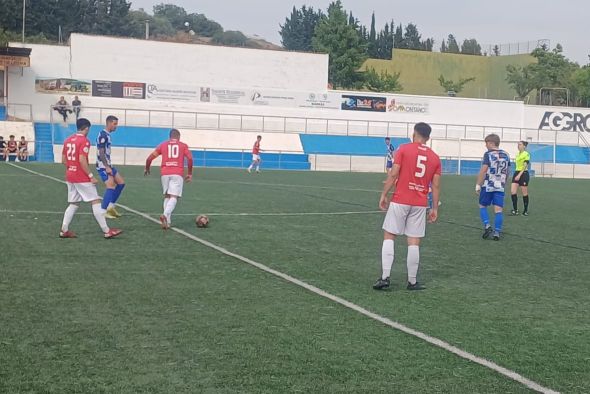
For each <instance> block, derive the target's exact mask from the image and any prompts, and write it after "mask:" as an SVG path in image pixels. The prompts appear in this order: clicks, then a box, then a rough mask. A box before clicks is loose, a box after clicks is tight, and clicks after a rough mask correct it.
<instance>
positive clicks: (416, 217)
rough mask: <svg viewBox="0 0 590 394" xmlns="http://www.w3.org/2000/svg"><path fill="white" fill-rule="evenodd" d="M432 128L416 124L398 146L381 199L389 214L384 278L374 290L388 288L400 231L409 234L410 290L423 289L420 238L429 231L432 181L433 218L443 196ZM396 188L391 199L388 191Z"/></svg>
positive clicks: (384, 246)
mask: <svg viewBox="0 0 590 394" xmlns="http://www.w3.org/2000/svg"><path fill="white" fill-rule="evenodd" d="M431 131H432V129H431V128H430V126H429V125H428V124H426V123H418V124H416V126H414V135H413V137H412V138H413V142H412V143H411V144H405V145H402V146H400V147H399V148H398V150H397V151H396V154H395V160H394V163H395V164H394V165H393V170H392V171H391V172H390V173H389V175H388V177H387V180H386V181H385V185H383V192H382V193H381V199H380V201H379V207H380V208H381V209H382V210H383V211H385V210H387V215H386V216H385V220H384V222H383V247H382V249H381V267H382V269H383V271H382V275H381V278H379V279H378V280H377V282H375V284H374V285H373V288H374V289H375V290H382V289H387V288H388V287H389V284H390V281H389V276H390V273H391V266H392V265H393V259H394V241H395V238H396V237H397V236H398V235H405V236H406V237H407V238H408V258H407V267H408V286H407V289H408V290H423V289H425V287H423V286H422V285H421V284H420V283H418V282H417V281H416V276H417V274H418V266H419V265H420V240H421V239H422V238H423V237H424V234H425V231H426V211H427V208H428V189H429V185H431V183H432V200H433V201H432V208H431V209H430V211H429V213H428V216H429V220H430V222H435V221H436V219H437V218H438V202H439V196H440V174H441V165H440V159H439V157H438V156H437V155H436V153H434V152H433V151H432V150H431V149H430V148H429V147H427V146H426V145H425V144H426V142H428V140H429V139H430V133H431ZM391 189H394V193H393V196H392V198H391V201H390V200H389V198H388V194H389V192H390V190H391Z"/></svg>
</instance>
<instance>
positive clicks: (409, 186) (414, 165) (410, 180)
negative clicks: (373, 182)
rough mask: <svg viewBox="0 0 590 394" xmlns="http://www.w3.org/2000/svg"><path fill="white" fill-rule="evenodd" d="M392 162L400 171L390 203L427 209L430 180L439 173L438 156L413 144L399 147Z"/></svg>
mask: <svg viewBox="0 0 590 394" xmlns="http://www.w3.org/2000/svg"><path fill="white" fill-rule="evenodd" d="M394 162H395V165H399V166H400V170H399V177H398V179H397V183H396V186H395V192H394V193H393V197H392V198H391V201H392V202H394V203H397V204H404V205H413V206H416V207H427V206H428V188H429V187H430V184H431V183H432V178H434V175H440V173H441V166H440V159H439V157H438V155H437V154H436V153H434V152H433V151H432V149H430V148H429V147H427V146H426V145H422V144H419V143H416V142H414V143H411V144H405V145H402V146H400V147H399V149H398V150H397V151H396V154H395V160H394Z"/></svg>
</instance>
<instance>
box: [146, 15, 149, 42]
mask: <svg viewBox="0 0 590 394" xmlns="http://www.w3.org/2000/svg"><path fill="white" fill-rule="evenodd" d="M145 39H146V40H149V39H150V20H149V19H146V20H145Z"/></svg>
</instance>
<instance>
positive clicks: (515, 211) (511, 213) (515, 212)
mask: <svg viewBox="0 0 590 394" xmlns="http://www.w3.org/2000/svg"><path fill="white" fill-rule="evenodd" d="M510 215H511V216H518V210H517V209H513V210H512V211H510ZM523 215H524V213H523Z"/></svg>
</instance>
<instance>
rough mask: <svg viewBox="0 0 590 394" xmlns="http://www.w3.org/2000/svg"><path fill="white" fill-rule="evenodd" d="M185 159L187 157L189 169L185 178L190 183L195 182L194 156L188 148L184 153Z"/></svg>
mask: <svg viewBox="0 0 590 394" xmlns="http://www.w3.org/2000/svg"><path fill="white" fill-rule="evenodd" d="M184 157H186V167H187V175H186V177H185V178H184V179H185V181H186V182H190V181H192V180H193V154H192V153H191V151H190V150H189V149H188V147H187V148H186V151H185V152H184Z"/></svg>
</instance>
